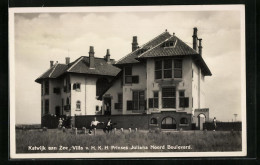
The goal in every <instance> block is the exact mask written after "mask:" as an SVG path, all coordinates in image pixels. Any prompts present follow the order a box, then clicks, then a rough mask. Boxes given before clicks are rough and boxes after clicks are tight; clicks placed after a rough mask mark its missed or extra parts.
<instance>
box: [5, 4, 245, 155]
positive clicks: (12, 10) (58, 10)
mask: <svg viewBox="0 0 260 165" xmlns="http://www.w3.org/2000/svg"><path fill="white" fill-rule="evenodd" d="M212 10H215V11H232V10H233V11H234V10H236V11H240V13H241V17H240V18H241V19H240V21H241V109H242V114H241V115H242V151H238V152H163V153H162V152H152V153H151V152H150V153H147V152H145V153H139V152H138V153H132V152H131V153H46V154H45V153H35V154H16V147H15V146H16V144H15V73H14V72H15V58H14V54H15V49H14V36H15V34H14V14H15V13H40V12H41V13H47V12H48V13H61V12H67V13H69V12H71V13H80V12H159V11H212ZM245 58H246V56H245V6H244V5H194V6H192V5H190V6H127V7H126V6H117V7H63V8H61V7H53V8H39V7H38V8H36V7H33V8H29V7H28V8H9V85H10V88H9V96H10V100H9V108H10V114H9V115H10V116H9V117H10V130H9V131H10V132H9V133H10V141H9V142H10V158H11V159H21V158H27V159H30V158H41V159H42V158H145V157H230V156H231V157H233V156H246V155H247V140H246V70H245Z"/></svg>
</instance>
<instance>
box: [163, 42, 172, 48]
mask: <svg viewBox="0 0 260 165" xmlns="http://www.w3.org/2000/svg"><path fill="white" fill-rule="evenodd" d="M170 46H173V42H172V41H170V42H169V41H168V42H165V43H164V47H170Z"/></svg>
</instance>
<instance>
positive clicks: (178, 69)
mask: <svg viewBox="0 0 260 165" xmlns="http://www.w3.org/2000/svg"><path fill="white" fill-rule="evenodd" d="M174 78H182V60H174Z"/></svg>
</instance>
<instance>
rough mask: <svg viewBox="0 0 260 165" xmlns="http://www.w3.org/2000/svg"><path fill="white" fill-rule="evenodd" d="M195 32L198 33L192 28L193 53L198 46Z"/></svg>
mask: <svg viewBox="0 0 260 165" xmlns="http://www.w3.org/2000/svg"><path fill="white" fill-rule="evenodd" d="M197 32H198V29H197V28H196V27H195V28H193V36H192V38H193V49H194V50H195V51H197V46H198V44H197V39H198V37H197Z"/></svg>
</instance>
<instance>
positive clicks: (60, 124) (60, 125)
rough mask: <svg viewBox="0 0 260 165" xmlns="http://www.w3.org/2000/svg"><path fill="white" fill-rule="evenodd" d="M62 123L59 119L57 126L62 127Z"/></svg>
mask: <svg viewBox="0 0 260 165" xmlns="http://www.w3.org/2000/svg"><path fill="white" fill-rule="evenodd" d="M62 123H63V121H62V120H61V118H60V119H59V125H58V127H59V128H61V127H62Z"/></svg>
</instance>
